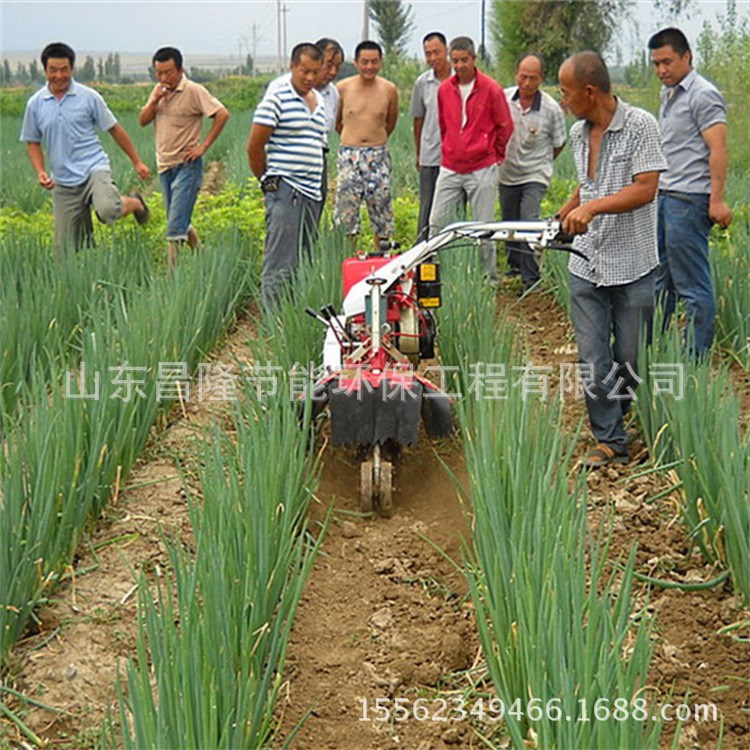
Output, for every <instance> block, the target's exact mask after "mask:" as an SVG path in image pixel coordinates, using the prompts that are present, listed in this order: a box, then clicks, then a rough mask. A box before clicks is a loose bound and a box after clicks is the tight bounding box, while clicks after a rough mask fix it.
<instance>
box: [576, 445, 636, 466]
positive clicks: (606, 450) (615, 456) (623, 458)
mask: <svg viewBox="0 0 750 750" xmlns="http://www.w3.org/2000/svg"><path fill="white" fill-rule="evenodd" d="M629 460H630V458H629V456H628V454H627V453H617V452H616V451H615V450H614V449H613V448H612V447H611V446H609V445H607V444H606V443H599V445H597V446H596V448H592V449H591V450H590V451H589V452H588V453H587V454H586V458H584V459H583V461H582V464H583V466H585V467H586V468H587V469H598V468H599V467H601V466H609V465H610V464H626V463H627V462H628V461H629Z"/></svg>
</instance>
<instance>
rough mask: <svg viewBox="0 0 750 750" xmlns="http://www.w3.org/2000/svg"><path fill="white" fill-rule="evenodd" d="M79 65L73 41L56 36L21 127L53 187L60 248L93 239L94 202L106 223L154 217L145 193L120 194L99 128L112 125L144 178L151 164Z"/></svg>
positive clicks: (40, 173) (43, 179)
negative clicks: (82, 78) (77, 71)
mask: <svg viewBox="0 0 750 750" xmlns="http://www.w3.org/2000/svg"><path fill="white" fill-rule="evenodd" d="M74 66H75V52H74V51H73V50H72V49H71V48H70V47H69V46H68V45H67V44H62V43H61V42H55V43H53V44H48V45H47V46H46V47H45V48H44V50H43V51H42V67H43V68H44V73H45V76H46V77H47V85H46V86H44V87H43V88H41V89H40V90H39V91H37V93H36V94H34V95H33V96H32V97H31V99H29V101H28V103H27V105H26V112H25V114H24V118H23V126H22V128H21V140H22V141H25V142H26V149H27V153H28V156H29V161H30V162H31V166H32V167H33V168H34V171H35V172H36V173H37V178H38V180H39V184H40V185H41V186H42V187H43V188H45V189H46V190H51V191H52V199H53V205H54V213H55V244H56V246H57V248H58V251H59V250H60V249H61V248H63V247H64V246H65V245H66V244H72V245H73V246H74V247H75V248H76V249H78V248H80V247H81V246H82V245H86V244H92V241H93V234H94V228H93V225H92V223H91V206H92V205H93V207H94V211H95V212H96V215H97V218H98V219H99V221H101V222H103V223H105V224H114V222H115V221H116V220H117V219H120V218H122V217H123V216H127V215H128V214H133V215H134V216H135V219H136V221H137V222H138V223H139V224H145V223H146V221H147V220H148V209H147V207H146V204H145V202H144V201H143V198H142V197H141V196H140V194H138V193H134V194H133V195H132V196H127V197H126V196H123V195H120V191H119V190H118V189H117V186H116V185H115V183H114V181H113V180H112V174H111V172H110V165H109V157H108V156H107V154H106V153H105V151H104V149H103V148H102V145H101V143H100V142H99V137H98V136H97V132H96V131H97V130H106V131H107V132H108V133H109V134H110V135H111V136H112V138H113V139H114V141H115V143H116V144H117V145H118V146H119V147H120V148H121V149H122V150H123V151H124V152H125V154H126V155H127V156H128V157H129V158H130V160H131V161H132V162H133V166H134V167H135V169H136V171H137V172H138V176H139V177H140V178H141V179H142V180H145V179H148V177H149V174H150V172H149V168H148V167H147V166H146V165H145V164H144V163H143V161H142V160H141V158H140V156H138V152H137V151H136V149H135V146H134V145H133V142H132V141H131V140H130V136H128V134H127V133H126V132H125V129H124V128H123V127H122V125H120V124H119V123H118V122H117V120H116V119H115V116H114V115H113V114H112V112H111V111H110V109H109V107H107V105H106V103H105V102H104V99H102V97H101V95H100V94H99V93H98V92H96V91H94V90H93V89H90V88H88V86H83V85H82V84H80V83H77V82H76V81H75V79H74V78H73V69H74ZM42 144H44V148H45V149H46V151H47V158H48V160H49V165H50V171H49V172H47V168H46V166H45V161H44V151H43V149H42Z"/></svg>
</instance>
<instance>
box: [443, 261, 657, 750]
mask: <svg viewBox="0 0 750 750" xmlns="http://www.w3.org/2000/svg"><path fill="white" fill-rule="evenodd" d="M455 252H456V253H462V250H461V249H458V250H456V251H455ZM474 252H476V251H475V250H474ZM465 255H467V256H468V253H466V254H465ZM442 257H443V258H445V259H446V260H445V261H444V276H443V278H444V280H448V281H447V282H446V281H444V287H445V293H444V295H443V298H444V300H445V305H444V308H443V309H442V310H441V315H440V334H441V339H440V341H441V348H440V352H441V360H442V362H443V364H447V365H451V366H454V367H457V368H458V370H459V377H458V383H457V386H458V387H457V389H456V390H458V391H459V392H461V393H463V394H464V395H463V398H461V399H460V400H459V401H458V415H459V422H460V427H461V434H462V438H463V444H464V451H465V455H466V462H467V469H468V474H469V477H470V487H469V494H470V500H471V510H470V513H471V518H470V519H469V520H470V524H469V525H470V528H471V529H472V546H471V550H470V552H469V558H468V581H469V586H470V589H471V593H472V599H473V601H474V605H475V608H476V613H477V627H478V630H479V637H480V641H481V643H482V648H483V652H484V659H485V663H486V669H487V672H488V674H489V677H490V679H491V681H492V685H493V688H494V691H495V692H496V694H497V697H498V698H500V699H501V700H502V701H503V703H504V706H505V707H506V717H507V718H506V721H505V725H504V728H505V732H506V733H507V734H508V735H509V736H510V739H511V742H512V744H513V746H514V747H518V748H523V747H528V746H529V744H532V745H534V746H538V747H652V748H655V747H657V746H658V738H659V735H660V732H661V724H660V723H658V722H653V723H646V724H645V725H644V723H642V722H638V721H636V720H633V719H632V718H631V719H628V720H626V721H616V720H614V719H612V718H611V719H609V720H606V721H596V722H590V721H586V720H585V716H584V713H585V710H586V709H585V706H589V707H590V706H593V705H595V704H596V702H597V701H600V702H601V701H604V702H606V703H607V704H608V705H613V702H614V700H615V699H617V698H620V699H625V700H626V701H628V702H630V701H632V700H633V699H634V698H635V697H636V696H638V695H639V694H640V691H642V690H643V689H644V687H645V685H646V676H647V673H648V667H649V663H650V659H651V646H650V644H649V637H650V633H651V623H650V621H649V619H648V618H647V617H646V616H645V614H644V613H643V612H639V611H634V609H633V604H632V598H631V589H632V584H633V580H634V576H633V560H634V556H633V555H632V554H631V556H630V558H629V560H628V561H627V562H626V564H625V569H624V572H622V573H621V574H619V575H615V574H614V573H612V572H608V570H611V568H610V567H609V566H610V565H611V563H609V562H608V561H607V556H608V545H609V541H608V536H607V535H606V533H601V534H600V535H599V537H598V538H592V535H591V532H590V531H589V529H588V526H587V521H586V502H585V492H584V485H583V484H582V483H581V482H580V481H579V482H577V483H575V484H574V486H573V488H572V489H571V488H569V486H568V481H569V479H568V478H569V476H570V470H571V464H572V461H571V454H572V446H573V444H574V440H575V437H576V436H567V437H566V436H565V431H564V430H563V428H562V425H561V422H560V414H559V411H558V410H557V409H556V408H555V406H549V405H548V404H546V403H542V402H539V401H536V400H534V399H533V398H531V399H525V398H524V397H523V395H522V391H521V390H520V389H512V390H510V389H509V397H508V398H507V399H489V400H484V399H482V398H481V397H479V398H475V395H476V393H475V392H473V391H472V380H473V377H474V376H475V374H476V373H470V372H469V369H468V366H469V363H477V362H485V363H504V366H505V367H507V368H510V367H512V366H513V365H514V364H515V365H520V364H522V347H520V346H519V345H518V341H517V340H514V336H515V332H514V330H513V328H512V327H511V326H510V325H508V324H507V323H506V322H505V321H503V320H500V322H499V324H498V325H497V326H495V325H493V321H494V317H495V300H494V294H492V293H491V291H489V290H488V289H486V288H483V287H482V285H481V281H480V275H479V274H477V273H476V271H474V272H473V273H472V268H471V266H470V265H469V264H467V262H466V260H465V259H464V260H461V259H460V258H459V259H458V260H450V251H446V252H445V253H443V256H442ZM508 374H510V373H508ZM516 700H520V701H521V703H522V704H523V706H524V707H525V706H527V705H528V703H529V701H531V700H535V701H537V702H538V705H539V706H547V705H548V704H549V701H554V700H557V701H559V705H558V704H555V705H557V707H559V708H560V710H561V714H562V717H563V720H562V721H560V720H555V713H554V711H553V712H548V711H546V710H545V711H543V712H542V713H543V715H542V717H541V719H540V720H539V721H532V720H530V718H529V717H528V716H521V717H519V716H509V715H508V714H507V707H510V706H511V705H512V704H513V702H514V701H516ZM555 710H556V709H555ZM568 716H569V717H570V720H567V719H566V717H568ZM534 718H536V717H534ZM486 744H487V746H495V745H494V744H492V742H491V741H490V739H486Z"/></svg>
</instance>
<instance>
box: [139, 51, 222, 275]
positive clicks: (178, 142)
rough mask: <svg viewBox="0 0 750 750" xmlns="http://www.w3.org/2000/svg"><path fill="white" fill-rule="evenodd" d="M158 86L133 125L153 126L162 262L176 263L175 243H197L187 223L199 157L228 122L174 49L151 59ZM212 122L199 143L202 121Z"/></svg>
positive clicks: (195, 192)
mask: <svg viewBox="0 0 750 750" xmlns="http://www.w3.org/2000/svg"><path fill="white" fill-rule="evenodd" d="M152 62H153V65H154V71H155V73H156V78H157V80H158V83H157V84H156V86H154V89H153V91H152V92H151V95H150V96H149V98H148V101H147V102H146V104H145V106H144V107H142V108H141V111H140V113H139V115H138V122H139V123H140V124H141V125H142V126H145V125H148V124H149V123H150V122H153V123H154V134H155V136H156V164H157V168H158V170H159V180H160V182H161V186H162V190H163V192H164V202H165V203H166V206H167V242H168V244H169V251H168V252H169V254H168V262H169V266H170V267H172V266H174V265H175V264H176V263H177V254H178V250H179V247H180V245H181V244H182V243H183V242H187V243H188V244H189V245H190V247H196V245H197V244H198V235H197V233H196V231H195V229H193V227H192V226H191V224H190V220H191V218H192V215H193V208H194V207H195V201H196V199H197V197H198V191H199V190H200V186H201V179H202V177H203V160H202V157H203V154H205V153H206V151H208V149H209V148H210V146H211V145H212V144H213V142H214V141H215V140H216V139H217V138H218V137H219V134H220V133H221V131H222V130H223V129H224V126H225V125H226V123H227V120H228V119H229V112H228V111H227V110H226V108H225V107H224V106H223V105H222V103H221V102H220V101H219V100H218V99H217V98H216V97H214V96H213V95H211V94H210V93H209V92H208V91H207V90H206V89H205V87H203V86H201V85H200V84H199V83H194V82H193V81H190V80H188V78H187V76H186V75H185V73H184V71H183V69H182V54H181V53H180V51H179V50H178V49H175V48H174V47H162V48H161V49H158V50H157V51H156V52H155V53H154V56H153V58H152ZM204 117H210V118H212V119H213V124H212V125H211V128H210V130H209V131H208V133H206V137H205V138H204V139H203V142H202V143H201V130H202V127H203V118H204Z"/></svg>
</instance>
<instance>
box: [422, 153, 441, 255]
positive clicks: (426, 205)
mask: <svg viewBox="0 0 750 750" xmlns="http://www.w3.org/2000/svg"><path fill="white" fill-rule="evenodd" d="M439 173H440V167H422V166H420V167H419V219H418V221H417V241H418V242H419V241H421V240H425V239H427V237H428V235H429V232H430V211H431V210H432V201H433V198H434V197H435V183H436V182H437V178H438V174H439Z"/></svg>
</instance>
